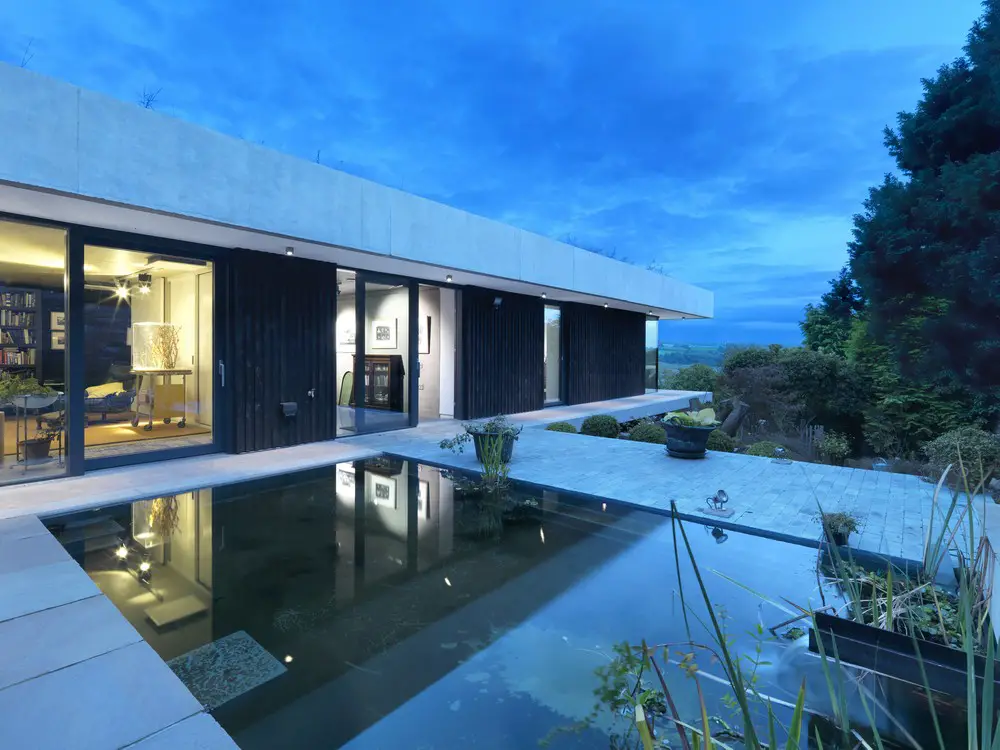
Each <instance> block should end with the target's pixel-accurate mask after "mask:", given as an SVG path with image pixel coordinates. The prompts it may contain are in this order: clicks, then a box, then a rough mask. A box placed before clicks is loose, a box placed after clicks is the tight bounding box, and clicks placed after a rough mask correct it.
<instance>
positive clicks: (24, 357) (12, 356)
mask: <svg viewBox="0 0 1000 750" xmlns="http://www.w3.org/2000/svg"><path fill="white" fill-rule="evenodd" d="M34 364H35V350H34V349H29V350H28V351H25V352H22V351H16V350H14V349H0V367H3V366H7V367H32V366H34Z"/></svg>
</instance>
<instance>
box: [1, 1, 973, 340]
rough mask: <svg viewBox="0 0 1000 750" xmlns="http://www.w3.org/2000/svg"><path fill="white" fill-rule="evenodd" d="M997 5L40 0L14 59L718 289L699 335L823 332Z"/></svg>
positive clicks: (19, 14)
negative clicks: (923, 127)
mask: <svg viewBox="0 0 1000 750" xmlns="http://www.w3.org/2000/svg"><path fill="white" fill-rule="evenodd" d="M979 12H980V8H979V4H978V2H974V1H973V0H875V1H874V2H873V1H872V0H838V1H837V2H832V1H826V0H824V1H823V2H802V0H771V1H767V0H765V2H741V1H740V0H726V1H725V2H723V1H722V0H708V1H707V2H700V3H694V2H682V1H681V0H633V1H630V0H615V1H612V0H605V1H599V0H573V2H570V1H569V0H420V2H416V1H415V0H382V1H379V0H328V2H317V0H240V1H239V2H237V1H236V0H159V1H156V2H154V1H152V0H86V2H80V1H79V0H30V1H24V2H14V1H13V0H8V2H3V3H0V60H4V61H6V62H11V63H13V64H15V65H17V64H21V63H22V61H25V62H26V65H27V67H29V68H30V69H32V70H35V71H38V72H41V73H45V74H47V75H51V76H54V77H56V78H60V79H63V80H66V81H69V82H71V83H74V84H77V85H80V86H83V87H86V88H91V89H96V90H99V91H103V92H105V93H108V94H111V95H113V96H115V97H118V98H120V99H124V100H129V101H137V100H138V99H139V97H140V95H141V92H142V91H143V90H144V89H145V90H146V91H149V92H152V91H159V92H160V93H159V95H158V97H157V99H156V102H155V108H156V109H157V110H159V111H161V112H165V113H168V114H171V115H175V116H177V117H180V118H183V119H185V120H189V121H191V122H196V123H199V124H201V125H204V126H206V127H209V128H213V129H216V130H220V131H222V132H224V133H228V134H231V135H234V136H239V137H242V138H245V139H247V140H251V141H256V142H260V143H263V144H264V145H265V146H268V147H271V148H275V149H277V150H279V151H283V152H286V153H289V154H294V155H296V156H300V157H302V158H306V159H315V158H316V157H317V154H318V156H319V159H320V161H321V162H322V163H324V164H326V165H328V166H330V167H333V168H336V169H342V170H345V171H347V172H351V173H353V174H357V175H361V176H363V177H367V178H370V179H373V180H376V181H378V182H381V183H384V184H387V185H391V186H394V187H398V188H401V189H403V190H407V191H409V192H412V193H417V194H419V195H423V196H426V197H428V198H432V199H434V200H439V201H442V202H444V203H448V204H451V205H453V206H457V207H459V208H462V209H465V210H468V211H472V212H474V213H477V214H482V215H484V216H488V217H491V218H494V219H498V220H500V221H504V222H507V223H510V224H514V225H516V226H520V227H523V228H525V229H529V230H532V231H535V232H539V233H541V234H544V235H548V236H551V237H555V238H557V239H563V240H567V241H570V242H574V243H575V244H579V245H581V246H583V247H586V248H589V249H595V248H602V249H604V250H606V251H609V252H610V251H613V252H615V253H616V254H617V255H618V256H619V257H622V258H625V259H627V260H629V261H631V262H634V263H637V264H640V265H643V266H646V265H649V264H655V266H656V267H657V268H660V269H662V270H663V271H664V272H666V273H668V274H671V275H673V276H676V277H678V278H680V279H682V280H684V281H689V282H692V283H695V284H699V285H703V286H705V287H708V288H710V289H712V290H713V291H714V292H715V295H716V315H717V317H716V318H715V320H712V321H684V322H676V323H669V324H666V323H664V324H662V325H661V339H662V340H664V341H671V342H685V343H727V342H758V343H766V342H772V341H775V342H780V343H785V344H794V343H797V342H799V341H800V334H799V329H798V320H799V319H800V318H801V313H802V308H803V307H804V305H805V304H806V303H807V302H811V301H815V300H816V299H817V298H818V297H819V295H820V294H822V292H823V291H824V290H825V289H826V286H827V281H828V280H829V279H830V278H831V277H833V276H834V275H835V274H836V272H837V270H838V269H839V268H840V267H841V266H842V265H843V263H844V262H845V260H846V247H845V246H846V242H847V241H848V239H849V238H850V228H851V217H852V215H853V214H854V213H855V212H857V211H858V210H859V208H860V206H861V203H862V201H863V199H864V197H865V195H866V191H867V188H868V187H869V186H870V185H873V184H875V183H877V182H878V181H880V179H881V177H882V175H883V174H884V173H885V172H886V171H889V170H890V169H891V168H892V163H891V161H890V160H889V158H888V156H887V154H886V152H885V149H884V148H883V145H882V132H881V131H882V128H883V126H885V125H887V124H893V123H894V122H895V115H896V113H897V112H898V111H899V110H901V109H911V108H912V107H913V106H914V104H915V103H916V101H917V100H918V98H919V96H920V92H921V87H920V78H921V77H922V76H929V75H933V73H934V72H935V70H936V69H937V68H938V67H939V66H940V65H941V64H943V63H945V62H947V61H950V60H951V59H953V58H954V57H956V56H957V55H959V54H960V53H961V47H962V44H963V43H964V41H965V37H966V34H967V32H968V29H969V27H970V26H971V24H972V21H973V20H974V19H975V18H976V17H977V16H978V15H979Z"/></svg>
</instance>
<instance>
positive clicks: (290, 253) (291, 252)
mask: <svg viewBox="0 0 1000 750" xmlns="http://www.w3.org/2000/svg"><path fill="white" fill-rule="evenodd" d="M285 255H287V256H289V257H291V256H293V255H295V248H294V247H292V246H291V245H289V246H288V247H286V248H285Z"/></svg>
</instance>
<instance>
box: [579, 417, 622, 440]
mask: <svg viewBox="0 0 1000 750" xmlns="http://www.w3.org/2000/svg"><path fill="white" fill-rule="evenodd" d="M621 431H622V429H621V425H619V424H618V420H617V419H615V418H614V417H612V416H611V415H610V414H595V415H594V416H592V417H587V418H586V419H585V420H583V426H582V427H581V428H580V432H582V433H583V434H584V435H593V436H594V437H606V438H616V437H618V434H619V433H620V432H621Z"/></svg>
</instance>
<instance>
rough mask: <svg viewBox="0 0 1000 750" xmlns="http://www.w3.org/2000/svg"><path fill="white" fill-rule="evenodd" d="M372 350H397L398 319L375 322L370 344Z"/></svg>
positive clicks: (373, 322)
mask: <svg viewBox="0 0 1000 750" xmlns="http://www.w3.org/2000/svg"><path fill="white" fill-rule="evenodd" d="M368 345H369V346H370V347H371V348H372V349H395V348H396V319H395V318H393V319H392V320H373V321H372V340H371V341H370V342H369V344H368Z"/></svg>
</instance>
